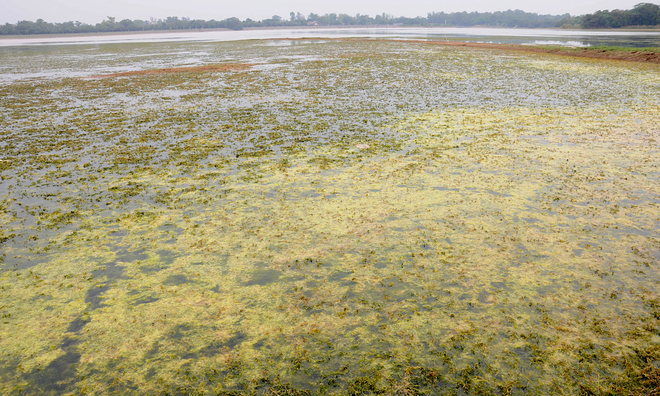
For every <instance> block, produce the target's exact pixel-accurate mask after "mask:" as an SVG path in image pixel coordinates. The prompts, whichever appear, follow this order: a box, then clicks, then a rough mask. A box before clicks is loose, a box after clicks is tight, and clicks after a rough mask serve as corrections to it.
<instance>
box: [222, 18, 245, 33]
mask: <svg viewBox="0 0 660 396" xmlns="http://www.w3.org/2000/svg"><path fill="white" fill-rule="evenodd" d="M225 26H226V27H227V29H231V30H242V29H243V24H242V23H241V20H240V19H238V18H236V17H233V18H228V19H225Z"/></svg>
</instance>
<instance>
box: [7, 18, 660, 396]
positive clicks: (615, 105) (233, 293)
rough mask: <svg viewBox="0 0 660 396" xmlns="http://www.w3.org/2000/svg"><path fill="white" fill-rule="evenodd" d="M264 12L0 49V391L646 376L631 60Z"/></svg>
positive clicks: (644, 221)
mask: <svg viewBox="0 0 660 396" xmlns="http://www.w3.org/2000/svg"><path fill="white" fill-rule="evenodd" d="M334 31H335V32H336V33H333V34H335V35H334V36H331V37H337V35H339V34H346V35H350V36H354V35H356V34H357V33H354V32H353V31H340V30H334ZM404 31H405V32H411V31H412V29H401V30H397V32H396V34H394V35H395V36H397V37H398V36H400V35H402V34H403V33H402V32H404ZM424 31H425V32H428V31H429V30H424ZM434 31H438V32H439V31H445V30H444V29H436V30H434ZM452 31H453V30H452ZM473 31H474V30H473ZM309 32H313V33H314V34H315V35H318V34H320V32H321V30H313V31H311V30H310V31H309ZM355 32H359V30H356V31H355ZM534 32H535V33H534V34H537V35H538V34H540V33H539V32H541V31H534ZM551 32H552V33H553V34H563V33H565V32H563V31H551ZM268 34H273V35H288V34H290V33H287V32H284V31H275V32H264V31H252V32H250V31H242V32H202V33H185V34H183V35H172V36H167V34H165V35H163V36H162V37H166V36H167V37H171V38H172V39H173V40H172V41H171V40H169V39H165V38H157V35H156V34H154V35H140V36H139V37H138V38H131V37H133V36H130V37H126V36H116V37H115V36H95V37H94V38H91V39H88V38H75V40H79V41H80V42H79V43H78V44H77V45H71V44H74V43H73V42H72V41H71V40H73V39H72V38H66V39H65V40H69V41H68V42H55V41H51V42H50V44H55V43H56V44H58V45H28V44H29V43H30V42H26V41H22V42H21V44H20V45H17V46H5V47H2V49H0V57H1V59H2V62H1V63H0V98H1V99H0V125H2V128H0V224H2V226H0V320H1V326H0V350H2V351H3V353H2V354H0V391H1V393H3V394H26V393H27V394H45V395H56V394H100V395H103V394H110V393H120V394H223V395H243V394H245V395H251V394H268V395H275V394H288V395H312V394H321V395H323V394H325V395H345V394H346V395H364V394H446V395H455V394H474V395H496V394H529V395H546V394H559V393H565V394H580V393H588V392H591V393H593V394H606V393H608V392H609V393H610V394H631V395H632V394H640V395H641V394H648V393H650V392H652V391H653V390H654V389H656V388H657V386H658V383H657V378H658V376H657V374H658V371H660V369H659V368H658V367H660V346H659V345H660V323H659V319H660V295H659V292H658V291H659V290H660V289H658V284H659V282H660V268H659V266H658V264H659V263H660V244H659V243H658V241H659V240H660V239H659V238H660V235H659V233H658V231H659V230H660V227H659V225H660V224H659V222H660V207H659V205H660V199H659V198H658V197H660V180H659V179H660V146H659V142H660V128H659V127H658V126H659V125H660V73H658V70H659V69H658V66H657V65H653V64H635V63H626V62H613V61H600V60H593V59H578V58H569V57H560V56H552V55H545V54H530V53H527V54H523V53H520V52H508V51H502V50H497V49H486V48H459V47H442V46H435V45H433V46H431V45H427V44H424V43H412V42H411V43H406V42H390V41H331V40H324V39H323V38H320V39H308V40H295V41H294V40H269V39H263V38H264V37H263V36H261V37H259V36H258V35H268ZM296 34H300V36H301V37H304V36H305V35H307V34H308V33H307V32H306V31H296ZM309 34H311V33H309ZM328 34H330V33H328ZM365 34H367V33H365ZM368 34H374V33H368ZM415 34H421V33H419V31H418V32H417V33H415ZM433 34H436V33H433ZM437 34H440V33H437ZM480 34H485V33H480ZM498 34H500V33H498ZM185 35H192V36H191V37H194V38H187V39H184V38H183V37H184V36H185ZM241 35H243V36H241ZM245 35H247V36H245ZM250 35H255V36H254V37H250ZM202 36H204V37H205V38H203V39H202ZM230 36H231V37H235V38H236V39H235V40H229V39H227V40H221V39H218V38H215V39H213V37H225V38H226V37H230ZM484 37H485V36H484ZM491 37H492V38H490V39H492V40H499V39H498V38H497V37H500V36H498V35H493V36H491ZM620 37H623V36H620ZM145 38H150V39H149V40H148V41H144V40H146V39H145ZM175 38H176V40H174V39H175ZM248 38H249V40H246V39H248ZM257 38H261V39H257ZM455 38H456V39H459V37H458V36H456V37H455ZM592 38H593V39H596V37H595V36H593V37H592ZM490 39H489V40H490ZM518 39H520V40H523V39H524V40H532V38H531V37H525V38H515V37H513V36H508V37H507V40H518ZM533 39H534V40H537V39H538V40H560V41H561V40H567V41H569V40H570V41H573V40H577V39H576V38H575V37H572V36H570V37H569V36H568V35H566V36H563V37H560V38H557V37H556V36H553V37H541V36H535V37H534V38H533ZM590 39H591V38H590ZM21 40H32V39H21ZM35 40H41V43H42V44H43V43H44V40H46V41H48V40H61V39H55V38H53V39H50V38H46V39H44V38H38V39H35ZM87 40H94V42H91V41H87ZM103 40H106V41H107V40H116V41H118V42H103ZM584 40H587V39H586V38H585V39H584ZM578 41H580V40H578ZM580 42H584V41H580ZM15 43H16V42H15ZM35 43H36V41H35V42H32V44H35ZM64 44H66V45H64ZM217 64H220V65H223V67H222V68H218V69H216V70H215V71H209V70H208V69H206V71H194V70H195V69H194V68H195V67H199V66H204V65H206V66H208V65H217ZM165 68H170V69H172V68H179V70H176V69H175V70H159V69H165ZM145 70H151V72H150V73H151V74H145V73H142V72H143V71H145ZM154 70H156V71H154ZM125 72H135V73H134V74H123V75H121V76H114V77H112V76H105V77H103V76H101V75H106V74H113V73H125Z"/></svg>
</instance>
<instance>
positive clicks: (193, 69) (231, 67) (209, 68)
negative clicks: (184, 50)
mask: <svg viewBox="0 0 660 396" xmlns="http://www.w3.org/2000/svg"><path fill="white" fill-rule="evenodd" d="M251 66H254V65H252V64H222V65H204V66H190V67H168V68H164V69H152V70H136V71H127V72H121V73H111V74H99V75H94V76H91V77H88V78H110V77H129V76H145V75H158V74H169V73H201V72H218V71H240V70H246V69H248V68H250V67H251Z"/></svg>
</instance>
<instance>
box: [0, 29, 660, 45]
mask: <svg viewBox="0 0 660 396" xmlns="http://www.w3.org/2000/svg"><path fill="white" fill-rule="evenodd" d="M346 37H362V38H366V37H369V38H393V37H398V38H410V39H420V38H422V39H429V40H450V41H467V42H481V43H500V44H526V45H563V46H568V47H589V46H594V45H610V46H622V47H660V32H658V31H652V30H650V31H644V30H638V31H621V30H570V29H517V28H516V29H510V28H509V29H507V28H480V27H379V28H365V27H354V28H351V27H340V28H339V27H323V28H301V29H246V30H242V31H228V30H206V31H202V30H200V31H181V32H177V31H154V32H147V33H139V32H138V33H119V34H100V35H88V36H85V35H64V36H23V37H21V36H14V37H10V38H6V37H5V38H3V37H0V48H1V47H21V46H35V45H37V46H40V45H89V44H110V43H112V44H122V43H156V42H217V41H239V40H266V39H271V40H272V39H282V38H297V39H300V38H346Z"/></svg>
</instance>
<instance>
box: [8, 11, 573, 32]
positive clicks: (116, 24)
mask: <svg viewBox="0 0 660 396" xmlns="http://www.w3.org/2000/svg"><path fill="white" fill-rule="evenodd" d="M566 18H571V16H570V15H569V14H565V15H539V14H535V13H530V12H524V11H521V10H515V11H513V10H508V11H498V12H470V13H468V12H454V13H451V14H447V13H444V12H440V13H435V12H432V13H429V14H428V16H427V17H421V16H420V17H416V18H407V17H394V16H391V15H387V14H381V15H376V16H375V17H371V16H369V15H361V14H356V15H355V16H351V15H347V14H335V13H332V14H325V15H318V14H314V13H311V14H309V15H308V16H305V15H302V14H301V13H294V12H291V14H290V16H289V19H284V18H282V17H280V16H278V15H273V16H272V17H271V18H268V19H264V20H261V21H253V20H252V19H249V18H248V19H246V20H244V21H241V20H239V19H238V18H228V19H225V20H223V21H216V20H213V19H211V20H209V21H205V20H202V19H190V18H178V17H168V18H167V19H164V20H163V19H158V20H156V19H152V20H149V21H145V20H140V19H136V20H130V19H124V20H121V21H117V20H116V18H114V17H108V19H107V20H104V21H103V22H101V23H97V24H95V25H90V24H86V23H82V22H78V21H76V22H73V21H70V22H63V23H49V22H46V21H44V20H43V19H38V20H37V21H36V22H31V21H19V22H17V23H16V24H10V23H6V24H5V25H2V26H0V35H10V34H12V35H25V34H62V33H94V32H122V31H145V30H175V29H223V28H225V29H232V30H240V29H242V28H244V27H286V26H289V27H296V26H356V25H360V26H369V25H392V26H402V25H404V26H425V25H431V26H433V25H450V26H475V25H487V26H502V27H527V28H532V27H545V28H547V27H554V26H556V25H557V24H558V23H559V21H561V20H565V19H566Z"/></svg>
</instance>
